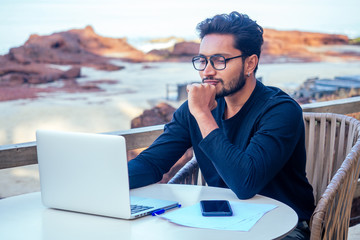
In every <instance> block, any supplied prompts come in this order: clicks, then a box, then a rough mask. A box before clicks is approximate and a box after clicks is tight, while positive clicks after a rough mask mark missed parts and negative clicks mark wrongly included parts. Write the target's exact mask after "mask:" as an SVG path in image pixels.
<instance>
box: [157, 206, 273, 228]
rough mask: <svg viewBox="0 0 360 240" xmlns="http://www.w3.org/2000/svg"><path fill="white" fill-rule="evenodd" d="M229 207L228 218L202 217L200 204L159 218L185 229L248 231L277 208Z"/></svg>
mask: <svg viewBox="0 0 360 240" xmlns="http://www.w3.org/2000/svg"><path fill="white" fill-rule="evenodd" d="M230 205H231V208H232V210H233V216H229V217H204V216H203V215H202V214H201V209H200V203H197V204H195V205H192V206H189V207H184V208H180V209H177V210H176V211H171V212H167V213H165V214H162V215H160V217H161V218H164V219H167V220H169V221H170V222H173V223H176V224H180V225H183V226H187V227H194V228H207V229H218V230H232V231H249V230H250V229H251V228H252V227H253V226H254V225H255V223H256V222H257V221H259V219H260V218H261V217H262V216H263V215H264V214H265V213H267V212H269V211H271V210H272V209H274V208H276V207H277V206H276V205H272V204H254V203H242V202H230Z"/></svg>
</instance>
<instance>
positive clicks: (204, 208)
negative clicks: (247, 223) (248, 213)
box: [200, 200, 233, 217]
mask: <svg viewBox="0 0 360 240" xmlns="http://www.w3.org/2000/svg"><path fill="white" fill-rule="evenodd" d="M200 206H201V212H202V215H203V216H206V217H210V216H215V217H216V216H232V215H233V212H232V210H231V206H230V203H229V201H227V200H202V201H200Z"/></svg>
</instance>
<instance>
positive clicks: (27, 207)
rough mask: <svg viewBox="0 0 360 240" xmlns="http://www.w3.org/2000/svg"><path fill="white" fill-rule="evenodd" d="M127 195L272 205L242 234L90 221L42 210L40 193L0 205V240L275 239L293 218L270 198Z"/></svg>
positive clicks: (156, 192) (180, 188) (172, 190)
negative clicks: (242, 198) (270, 208)
mask: <svg viewBox="0 0 360 240" xmlns="http://www.w3.org/2000/svg"><path fill="white" fill-rule="evenodd" d="M131 195H134V196H142V197H153V198H160V199H168V200H175V201H178V202H179V203H181V205H182V206H183V207H186V206H191V205H193V204H196V203H198V202H199V201H200V200H206V199H226V200H230V201H239V202H247V203H262V204H275V205H277V206H278V207H277V208H275V209H273V210H271V211H270V212H268V213H266V214H265V215H264V216H263V217H262V218H261V219H260V220H259V221H258V222H257V223H256V224H255V225H254V226H253V227H252V228H251V230H250V231H248V232H241V231H227V230H213V229H200V228H191V227H184V226H180V225H176V224H173V223H170V222H168V221H166V220H164V219H161V218H158V217H153V216H146V217H143V218H139V219H135V220H122V219H116V218H109V217H102V216H94V215H88V214H82V213H74V212H67V211H60V210H54V209H49V208H46V207H44V206H43V205H42V203H41V193H40V192H36V193H30V194H23V195H19V196H15V197H9V198H5V199H2V200H0V239H4V240H5V239H6V240H12V239H16V240H17V239H26V240H35V239H36V240H39V239H43V240H45V239H46V240H47V239H49V240H50V239H51V240H54V239H61V240H72V239H74V240H75V239H76V240H92V239H104V240H105V239H106V240H111V239H117V240H119V239H121V240H123V239H124V240H125V239H141V240H146V239H164V240H165V239H166V240H169V239H172V240H173V239H182V240H190V239H206V240H211V239H261V240H264V239H277V238H281V237H283V236H285V235H286V234H288V233H289V232H291V231H292V230H293V229H294V228H295V227H296V224H297V221H298V217H297V214H296V213H295V211H294V210H293V209H291V208H290V207H288V206H287V205H285V204H283V203H281V202H279V201H276V200H274V199H271V198H267V197H264V196H260V195H256V196H255V197H253V198H251V199H248V200H239V199H238V198H237V197H236V195H235V194H234V193H233V192H232V191H231V190H230V189H224V188H214V187H204V186H194V185H178V184H154V185H150V186H147V187H143V188H138V189H134V190H131Z"/></svg>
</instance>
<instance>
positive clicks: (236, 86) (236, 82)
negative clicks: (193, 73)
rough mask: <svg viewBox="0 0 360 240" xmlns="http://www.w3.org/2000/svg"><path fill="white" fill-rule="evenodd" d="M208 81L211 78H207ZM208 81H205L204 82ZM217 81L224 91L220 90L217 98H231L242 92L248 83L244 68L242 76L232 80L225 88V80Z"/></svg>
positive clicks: (219, 79)
mask: <svg viewBox="0 0 360 240" xmlns="http://www.w3.org/2000/svg"><path fill="white" fill-rule="evenodd" d="M206 79H210V78H206ZM206 79H203V82H204V80H206ZM215 80H217V81H219V83H220V84H221V85H222V89H221V90H220V92H218V93H216V97H215V98H221V97H226V96H230V95H232V94H234V93H236V92H238V91H240V90H241V89H242V88H243V87H244V85H245V83H246V77H245V74H244V67H243V68H242V70H241V72H240V76H239V77H238V78H234V79H232V80H231V81H230V82H229V84H228V86H227V87H226V86H225V83H224V80H222V79H221V78H215Z"/></svg>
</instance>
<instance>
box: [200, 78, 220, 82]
mask: <svg viewBox="0 0 360 240" xmlns="http://www.w3.org/2000/svg"><path fill="white" fill-rule="evenodd" d="M206 80H215V81H219V82H221V83H224V81H223V80H222V79H221V78H213V77H204V78H203V79H202V83H204V82H205V81H206Z"/></svg>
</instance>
